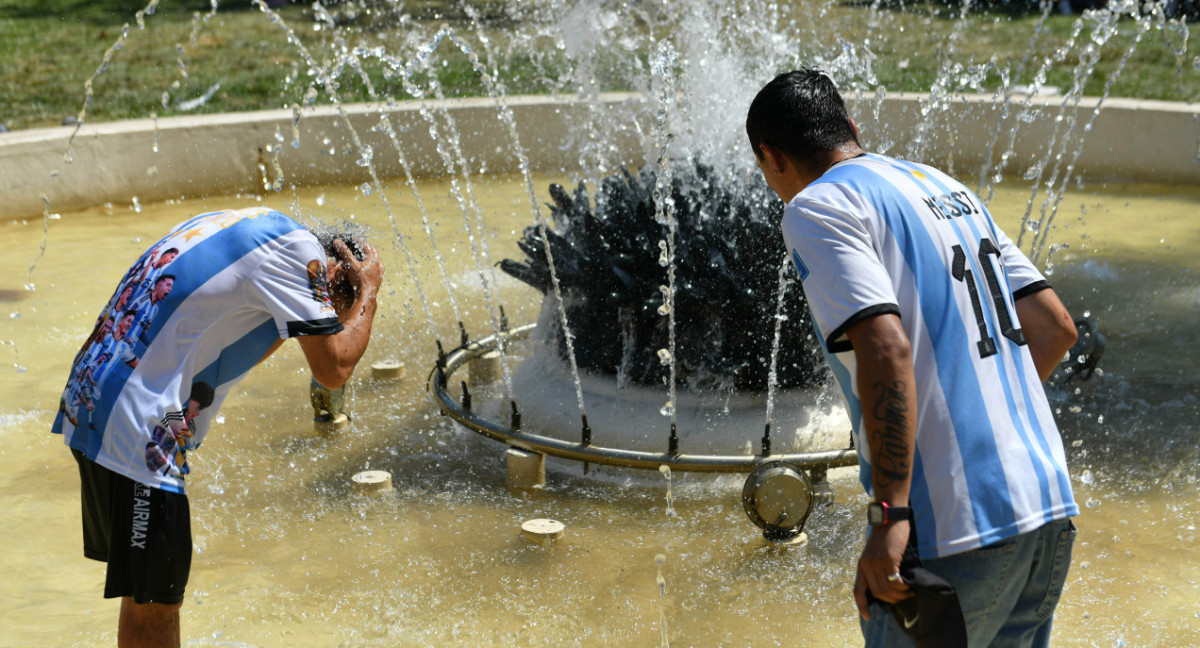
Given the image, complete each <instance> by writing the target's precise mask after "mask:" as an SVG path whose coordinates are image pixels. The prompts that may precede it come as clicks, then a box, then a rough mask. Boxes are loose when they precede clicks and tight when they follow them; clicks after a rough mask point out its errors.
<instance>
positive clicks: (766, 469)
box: [742, 461, 813, 539]
mask: <svg viewBox="0 0 1200 648" xmlns="http://www.w3.org/2000/svg"><path fill="white" fill-rule="evenodd" d="M742 506H743V507H744V508H745V509H746V515H747V516H749V517H750V521H751V522H753V523H754V524H755V525H756V526H758V527H759V528H760V529H762V530H763V535H765V536H766V537H767V538H768V539H774V538H778V539H784V538H790V537H792V536H795V535H797V534H798V533H800V530H801V529H803V528H804V522H805V520H807V519H808V514H809V513H810V512H812V507H813V487H812V480H811V479H809V477H808V474H807V473H806V472H805V471H803V470H801V469H800V468H799V467H798V466H796V465H795V464H792V463H789V462H786V461H769V462H767V463H764V464H762V465H760V466H759V467H757V468H755V469H754V470H753V471H752V472H751V473H750V475H749V476H748V477H747V478H746V484H745V486H743V487H742Z"/></svg>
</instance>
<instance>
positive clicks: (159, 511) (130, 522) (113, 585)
mask: <svg viewBox="0 0 1200 648" xmlns="http://www.w3.org/2000/svg"><path fill="white" fill-rule="evenodd" d="M113 482H114V486H113V491H114V493H113V495H114V496H113V535H112V548H111V550H110V552H109V558H108V578H107V581H106V582H105V586H104V598H120V599H121V615H120V621H119V624H118V626H117V643H118V645H119V646H121V647H122V648H125V647H127V646H179V643H180V632H179V629H180V628H179V626H180V624H179V608H180V607H181V606H182V604H183V598H184V590H185V588H186V587H187V581H188V572H189V571H190V568H191V562H192V535H191V522H190V514H189V511H188V502H187V496H185V495H183V494H180V493H170V492H166V491H162V490H159V489H155V488H150V487H148V486H146V485H145V484H141V483H138V482H135V481H133V480H130V479H127V478H125V477H122V476H120V475H118V476H116V477H114V480H113Z"/></svg>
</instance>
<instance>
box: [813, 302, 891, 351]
mask: <svg viewBox="0 0 1200 648" xmlns="http://www.w3.org/2000/svg"><path fill="white" fill-rule="evenodd" d="M889 314H890V315H895V316H897V317H899V316H900V307H899V306H897V305H896V304H876V305H874V306H868V307H866V308H864V309H862V310H860V311H858V312H857V313H855V314H854V315H851V316H850V319H848V320H846V321H845V322H843V323H842V325H841V326H839V327H837V328H836V329H834V331H833V333H830V334H829V337H827V338H825V347H826V348H828V349H829V352H830V353H842V352H843V351H850V350H852V349H854V345H852V344H850V340H849V339H845V340H840V341H839V340H838V338H840V337H842V336H843V335H845V334H846V331H849V330H850V327H851V326H854V325H855V324H858V323H859V322H861V321H863V320H865V319H867V318H868V317H875V316H876V315H889Z"/></svg>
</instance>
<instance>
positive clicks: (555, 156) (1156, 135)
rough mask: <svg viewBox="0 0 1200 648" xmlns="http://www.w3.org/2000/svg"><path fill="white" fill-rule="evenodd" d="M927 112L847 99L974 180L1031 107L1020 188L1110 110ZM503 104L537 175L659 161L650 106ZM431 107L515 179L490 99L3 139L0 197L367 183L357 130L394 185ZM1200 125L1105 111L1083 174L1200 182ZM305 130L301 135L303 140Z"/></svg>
mask: <svg viewBox="0 0 1200 648" xmlns="http://www.w3.org/2000/svg"><path fill="white" fill-rule="evenodd" d="M927 99H928V97H927V96H925V95H918V94H908V93H895V94H890V95H888V96H887V97H885V98H884V99H882V100H878V99H876V98H874V97H868V96H861V95H860V96H856V95H848V96H847V103H848V108H849V110H850V114H851V116H852V117H854V118H855V120H856V122H857V123H858V125H859V127H860V130H861V133H862V138H863V141H864V143H865V144H866V145H867V146H868V148H870V146H871V143H872V142H878V141H882V140H883V139H884V138H887V137H892V136H897V135H896V134H902V133H913V132H915V131H916V128H917V125H918V124H921V123H923V122H927V123H928V124H929V126H928V128H929V130H928V132H929V133H930V134H931V135H930V136H929V137H927V138H926V139H927V140H929V142H928V144H927V145H926V149H925V153H926V160H925V161H927V162H930V163H932V164H934V165H940V166H943V167H944V168H946V169H947V170H951V171H957V172H958V173H959V174H962V175H963V176H964V177H965V178H968V179H969V178H971V177H972V176H973V175H977V173H978V171H977V170H978V169H979V168H980V167H981V165H982V164H983V162H984V161H985V160H987V159H990V158H991V157H998V156H999V154H1000V153H1002V152H1003V151H992V150H990V145H989V143H990V141H991V140H992V138H993V137H994V134H995V133H996V132H997V131H998V129H1001V128H1003V127H1004V125H1005V124H1006V123H1008V122H1007V121H1005V120H1006V117H1005V114H1006V112H1007V113H1015V112H1018V111H1019V110H1020V108H1021V107H1022V106H1024V105H1025V104H1026V102H1027V103H1028V106H1029V109H1030V110H1032V111H1034V112H1035V114H1036V116H1038V118H1035V119H1031V120H1029V123H1022V124H1021V125H1020V129H1019V131H1018V132H1017V136H1016V138H1015V139H1014V141H1013V155H1012V159H1014V160H1016V161H1017V162H1016V163H1014V165H1013V166H1010V167H1009V168H1008V169H1006V173H1005V175H1006V176H1009V177H1011V176H1015V175H1019V174H1021V173H1023V172H1024V171H1025V169H1026V167H1027V166H1028V165H1029V163H1030V162H1031V161H1035V160H1038V159H1042V158H1043V157H1045V156H1047V155H1052V154H1055V153H1058V152H1059V151H1053V152H1047V151H1046V150H1044V147H1045V145H1046V143H1047V141H1049V140H1050V139H1051V138H1050V133H1051V132H1052V129H1053V127H1054V121H1055V119H1054V118H1056V117H1058V116H1060V115H1061V116H1062V117H1064V118H1070V119H1075V120H1077V121H1078V122H1079V123H1080V124H1084V123H1087V121H1088V120H1089V119H1091V116H1092V112H1093V111H1094V110H1095V108H1096V106H1097V104H1098V103H1099V101H1098V100H1097V99H1095V98H1083V99H1081V100H1079V102H1078V103H1077V104H1068V105H1062V104H1063V102H1064V100H1063V99H1062V98H1056V97H1021V96H1017V97H1014V98H1013V99H1012V101H1013V104H1011V105H1010V106H1009V107H1008V109H1007V111H1006V110H1005V109H1004V104H1002V103H997V102H996V101H995V98H994V97H992V96H991V95H954V96H953V97H951V98H949V99H948V100H947V102H946V105H945V106H944V107H942V108H941V109H940V111H939V112H938V113H936V116H935V117H933V118H929V117H924V116H922V103H923V102H924V101H927ZM746 101H747V102H748V101H749V98H747V99H746ZM503 103H504V105H505V106H507V107H508V108H510V109H511V110H512V114H513V117H514V121H515V123H516V129H517V133H518V134H519V136H520V138H521V143H522V148H523V149H524V152H525V155H526V156H527V158H528V163H529V166H530V167H531V170H533V171H540V172H556V171H563V170H569V169H575V168H576V167H578V165H579V159H580V151H579V148H578V147H579V146H581V145H582V142H580V141H578V140H579V139H584V138H576V137H574V134H576V133H583V132H585V131H584V130H583V127H584V124H585V121H584V120H588V121H589V122H592V121H594V120H596V119H598V118H599V119H602V120H604V122H605V123H606V124H607V125H609V126H607V127H606V128H605V137H606V139H607V140H608V141H607V142H606V145H607V146H608V147H609V149H610V152H611V153H612V156H613V159H614V160H615V161H616V162H617V163H619V164H626V165H638V164H641V163H644V161H645V160H652V159H653V152H652V151H650V150H647V147H648V145H647V144H646V143H645V141H644V137H643V136H642V134H643V133H644V132H645V131H646V130H649V125H650V123H651V121H652V118H653V115H652V111H653V107H650V106H648V105H647V102H646V101H645V98H644V97H642V96H641V95H634V94H603V95H600V96H599V97H598V98H597V99H596V100H594V101H590V102H589V101H581V100H579V99H577V98H575V97H545V96H517V97H508V98H506V99H505V100H504V102H503ZM423 108H424V109H427V110H429V109H433V110H436V111H444V113H445V114H447V115H452V116H453V118H454V119H455V121H456V122H457V124H458V130H459V132H460V133H461V136H462V146H463V149H464V150H465V151H467V152H468V153H467V155H468V158H469V161H470V164H471V167H472V168H471V169H470V170H471V171H472V172H473V173H498V174H503V173H511V172H515V171H517V170H518V169H519V160H518V159H517V157H516V156H515V155H514V154H513V152H512V147H511V142H510V141H509V139H508V135H507V134H506V133H505V131H504V126H503V124H502V123H501V121H500V119H499V117H498V104H497V102H496V101H494V100H492V99H455V100H446V101H445V102H439V103H437V104H433V103H429V102H425V103H422V102H402V103H396V104H394V105H391V106H382V105H370V104H355V105H347V106H342V107H340V108H328V107H324V108H305V109H302V110H300V111H299V112H298V113H297V112H294V111H292V110H267V111H254V112H246V113H230V114H222V115H205V116H195V117H165V118H160V119H141V120H131V121H124V122H114V123H101V124H84V125H83V126H82V127H81V128H80V129H79V132H78V134H77V135H75V133H74V127H61V128H45V129H31V130H26V131H15V132H10V133H0V200H2V201H3V204H4V205H5V215H6V216H7V217H9V218H31V217H35V216H38V215H41V214H42V213H44V211H45V210H46V209H47V204H48V205H49V209H50V210H52V211H58V210H66V209H84V208H87V207H91V206H94V205H101V204H105V203H114V204H129V203H130V202H131V201H132V200H133V199H134V198H135V197H136V198H137V199H138V200H139V201H140V202H142V203H149V202H154V201H160V200H166V199H176V198H181V197H198V196H206V195H213V194H221V193H224V194H234V193H270V191H269V189H268V188H267V187H269V186H270V184H271V183H272V182H273V181H275V180H277V179H280V178H282V181H283V183H285V184H288V185H290V184H314V183H317V184H320V183H337V184H358V183H362V182H367V181H369V180H370V176H369V174H368V173H367V171H366V170H365V169H364V168H362V167H360V166H359V165H358V160H359V159H360V152H359V151H357V150H355V148H356V147H355V145H354V142H353V138H352V137H351V135H350V130H351V128H353V129H354V131H355V132H357V133H358V134H359V136H360V139H361V141H362V142H363V143H364V144H365V145H369V146H371V147H373V149H374V150H375V151H379V152H380V154H378V155H375V156H374V160H373V164H374V165H375V167H376V170H377V172H378V173H379V175H380V177H383V178H392V177H396V176H398V175H400V173H401V166H400V164H399V162H398V158H397V156H395V155H391V154H388V155H384V154H383V153H382V152H383V151H390V150H391V146H392V144H391V143H390V141H389V139H388V136H387V135H386V134H385V133H382V132H378V130H379V129H377V128H376V127H377V126H378V125H379V123H380V118H381V116H383V115H386V116H388V118H389V120H391V122H392V123H393V124H395V125H396V126H397V128H401V127H407V126H408V125H411V124H416V123H419V122H420V121H421V120H422V117H421V116H420V112H421V110H422V109H423ZM297 119H299V122H297ZM931 119H932V121H930V120H931ZM1007 119H1008V120H1011V119H1012V117H1011V116H1010V117H1007ZM1198 120H1200V108H1197V107H1196V106H1191V105H1187V104H1182V103H1173V102H1164V101H1145V100H1130V99H1107V100H1105V101H1104V102H1103V106H1102V110H1101V111H1100V113H1099V114H1098V115H1096V116H1095V121H1094V122H1093V123H1092V127H1091V129H1090V132H1089V133H1087V136H1086V140H1085V141H1084V143H1083V148H1082V151H1081V154H1080V155H1079V157H1078V160H1077V161H1076V163H1075V168H1074V173H1075V174H1076V175H1078V176H1079V177H1080V178H1082V179H1083V180H1084V181H1086V182H1157V183H1165V184H1189V185H1194V184H1200V164H1198V163H1197V161H1196V160H1197V154H1196V150H1197V136H1198V135H1200V121H1198ZM297 123H299V125H300V128H299V130H298V133H294V132H293V127H294V126H295V125H296V124H297ZM73 135H75V138H74V141H73V142H72V141H71V139H72V136H73ZM897 138H899V137H897ZM402 142H403V147H404V156H405V158H406V159H407V162H408V164H409V165H410V168H411V170H412V173H413V174H414V175H415V176H417V177H429V176H441V175H444V174H445V173H446V172H447V171H446V170H445V168H444V165H443V164H442V163H441V161H440V159H439V157H438V155H437V153H436V142H435V141H434V140H433V139H432V138H431V137H430V135H429V133H428V132H427V129H423V128H408V129H407V130H405V132H403V133H402ZM296 143H298V145H299V146H298V147H296V146H295V144H296ZM68 145H69V150H70V161H69V162H68V161H67V159H66V154H67V151H68ZM891 152H892V153H893V154H898V152H897V151H891ZM260 165H262V170H260ZM264 180H265V181H266V185H267V186H264Z"/></svg>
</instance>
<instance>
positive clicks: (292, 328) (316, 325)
mask: <svg viewBox="0 0 1200 648" xmlns="http://www.w3.org/2000/svg"><path fill="white" fill-rule="evenodd" d="M287 326H288V328H287V333H288V337H297V336H301V335H333V334H334V333H339V332H341V330H342V328H343V327H342V323H341V322H339V321H338V318H336V317H326V318H325V319H319V320H312V321H308V322H288V325H287Z"/></svg>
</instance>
